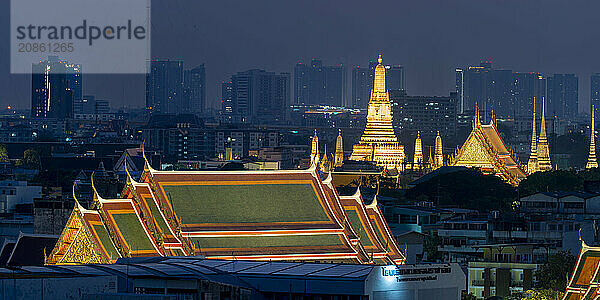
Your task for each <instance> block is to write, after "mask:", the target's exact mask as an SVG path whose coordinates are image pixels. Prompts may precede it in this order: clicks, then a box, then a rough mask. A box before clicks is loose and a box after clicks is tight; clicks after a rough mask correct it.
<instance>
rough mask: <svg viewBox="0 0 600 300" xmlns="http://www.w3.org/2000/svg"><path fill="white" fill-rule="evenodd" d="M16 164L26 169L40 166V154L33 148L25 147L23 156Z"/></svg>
mask: <svg viewBox="0 0 600 300" xmlns="http://www.w3.org/2000/svg"><path fill="white" fill-rule="evenodd" d="M17 165H18V166H21V167H24V168H28V169H39V168H40V154H39V152H38V151H37V150H35V149H27V150H25V152H24V153H23V158H22V159H19V161H17Z"/></svg>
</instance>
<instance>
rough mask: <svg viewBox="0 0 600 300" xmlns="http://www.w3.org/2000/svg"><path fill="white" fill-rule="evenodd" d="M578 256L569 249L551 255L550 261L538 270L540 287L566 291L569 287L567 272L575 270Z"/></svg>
mask: <svg viewBox="0 0 600 300" xmlns="http://www.w3.org/2000/svg"><path fill="white" fill-rule="evenodd" d="M576 261H577V258H576V257H575V256H574V255H573V254H571V253H570V252H569V251H559V252H558V253H555V254H552V255H550V257H548V261H547V262H546V263H545V264H543V265H542V266H541V267H540V268H539V269H538V270H537V271H536V272H535V276H536V278H537V282H538V284H537V285H538V286H537V287H538V288H542V289H547V290H554V291H560V292H562V291H564V290H565V289H566V288H567V274H569V272H573V268H574V267H575V262H576Z"/></svg>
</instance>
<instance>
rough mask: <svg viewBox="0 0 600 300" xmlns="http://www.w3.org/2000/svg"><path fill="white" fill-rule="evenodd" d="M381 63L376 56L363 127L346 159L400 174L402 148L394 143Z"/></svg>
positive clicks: (389, 105)
mask: <svg viewBox="0 0 600 300" xmlns="http://www.w3.org/2000/svg"><path fill="white" fill-rule="evenodd" d="M381 61H382V60H381V55H380V56H379V59H378V62H379V64H378V65H377V67H375V79H374V82H373V83H374V84H373V90H372V91H371V99H370V101H369V109H368V112H367V125H366V126H365V131H364V133H363V135H362V136H361V138H360V141H359V143H358V144H356V145H354V147H353V148H352V155H351V156H350V159H351V160H357V161H371V162H374V163H375V164H377V165H378V166H380V167H384V168H387V169H394V168H398V169H399V170H403V168H404V166H403V162H404V146H403V145H400V144H399V143H398V138H397V137H396V134H395V133H394V127H393V126H392V105H391V103H390V97H389V94H388V92H387V91H386V89H385V67H384V66H383V65H382V64H381Z"/></svg>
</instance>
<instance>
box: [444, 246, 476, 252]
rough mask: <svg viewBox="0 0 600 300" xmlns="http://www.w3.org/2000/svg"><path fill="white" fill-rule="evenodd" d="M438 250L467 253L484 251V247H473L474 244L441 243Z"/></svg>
mask: <svg viewBox="0 0 600 300" xmlns="http://www.w3.org/2000/svg"><path fill="white" fill-rule="evenodd" d="M438 251H442V252H467V253H477V252H479V253H483V249H482V248H479V249H477V248H473V247H472V245H462V246H454V245H440V246H438Z"/></svg>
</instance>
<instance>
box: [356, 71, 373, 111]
mask: <svg viewBox="0 0 600 300" xmlns="http://www.w3.org/2000/svg"><path fill="white" fill-rule="evenodd" d="M370 72H371V71H370V70H369V69H368V68H361V67H359V66H355V67H354V68H352V107H354V108H362V109H366V108H367V106H369V97H370V95H371V88H372V84H371V83H370V81H371V79H370V78H369V74H370Z"/></svg>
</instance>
